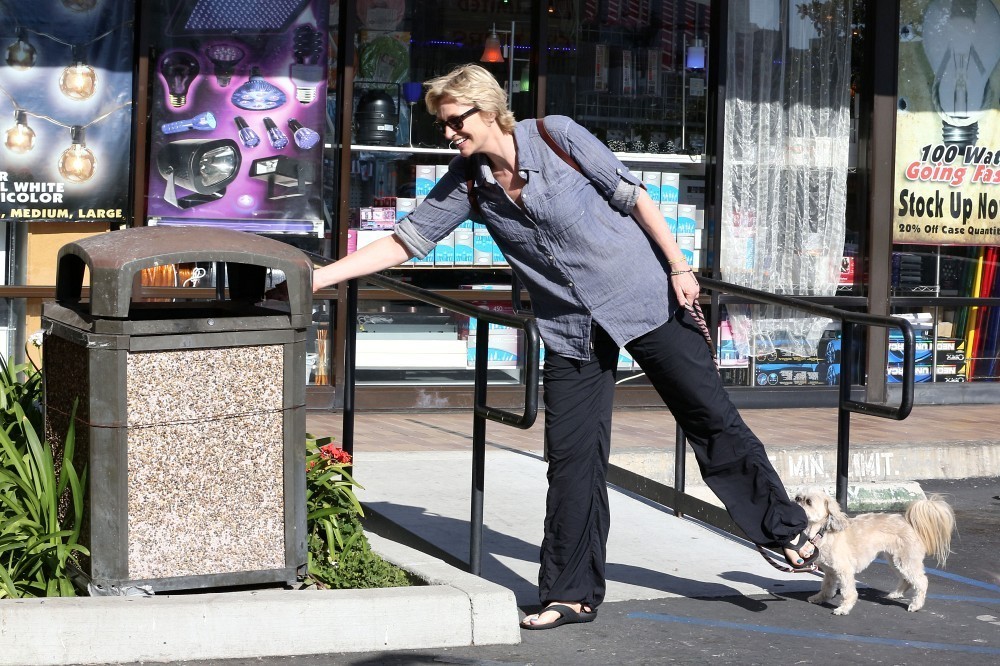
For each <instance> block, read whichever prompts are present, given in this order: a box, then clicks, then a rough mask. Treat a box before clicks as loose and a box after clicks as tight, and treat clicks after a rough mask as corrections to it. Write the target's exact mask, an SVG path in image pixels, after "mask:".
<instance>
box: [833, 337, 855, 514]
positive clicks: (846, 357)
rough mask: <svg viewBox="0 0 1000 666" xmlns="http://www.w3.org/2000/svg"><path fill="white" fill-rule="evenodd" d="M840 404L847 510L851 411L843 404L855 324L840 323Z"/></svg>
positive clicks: (840, 461)
mask: <svg viewBox="0 0 1000 666" xmlns="http://www.w3.org/2000/svg"><path fill="white" fill-rule="evenodd" d="M840 328H841V332H840V405H841V407H840V408H839V409H838V410H837V502H838V503H839V504H840V508H841V509H843V510H844V511H847V485H848V484H847V473H848V467H849V465H850V449H851V411H850V410H849V409H845V408H844V407H843V405H845V404H847V403H848V402H849V401H850V399H851V385H852V384H854V324H852V323H851V322H849V321H844V322H842V323H841V325H840Z"/></svg>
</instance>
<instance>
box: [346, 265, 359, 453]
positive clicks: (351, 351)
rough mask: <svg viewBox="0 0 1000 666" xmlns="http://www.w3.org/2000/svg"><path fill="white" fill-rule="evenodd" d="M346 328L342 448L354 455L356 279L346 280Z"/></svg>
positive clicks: (356, 338)
mask: <svg viewBox="0 0 1000 666" xmlns="http://www.w3.org/2000/svg"><path fill="white" fill-rule="evenodd" d="M346 307H347V317H346V320H347V330H346V331H345V335H344V427H343V434H342V437H343V438H344V446H343V449H344V451H346V452H347V453H349V454H351V457H352V458H353V457H354V372H355V364H356V362H357V360H356V359H357V349H358V281H357V280H348V281H347V303H346Z"/></svg>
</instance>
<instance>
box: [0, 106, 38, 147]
mask: <svg viewBox="0 0 1000 666" xmlns="http://www.w3.org/2000/svg"><path fill="white" fill-rule="evenodd" d="M4 145H6V146H7V150H9V151H10V152H12V153H18V154H21V153H26V152H28V151H29V150H31V149H32V148H34V147H35V131H34V130H33V129H31V128H30V127H28V112H27V111H23V110H18V111H17V112H15V113H14V126H13V127H11V128H10V129H9V130H7V140H6V141H5V142H4Z"/></svg>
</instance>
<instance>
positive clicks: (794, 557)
mask: <svg viewBox="0 0 1000 666" xmlns="http://www.w3.org/2000/svg"><path fill="white" fill-rule="evenodd" d="M784 554H785V560H787V561H788V564H790V565H791V566H792V567H793V568H795V569H804V568H806V567H808V566H810V565H811V564H812V563H813V562H815V561H816V558H817V557H819V549H818V548H817V547H816V544H814V543H813V542H812V541H811V540H810V539H809V537H808V536H807V535H806V533H805V532H800V533H799V534H798V535H796V537H795V538H794V539H792V540H791V541H789V542H788V543H787V544H786V545H785V547H784Z"/></svg>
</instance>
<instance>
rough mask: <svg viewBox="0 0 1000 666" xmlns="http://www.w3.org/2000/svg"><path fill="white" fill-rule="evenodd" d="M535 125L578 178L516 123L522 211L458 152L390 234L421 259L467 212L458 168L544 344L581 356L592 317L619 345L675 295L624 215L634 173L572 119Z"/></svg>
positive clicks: (661, 318)
mask: <svg viewBox="0 0 1000 666" xmlns="http://www.w3.org/2000/svg"><path fill="white" fill-rule="evenodd" d="M545 127H546V129H548V131H549V134H551V135H552V138H553V139H554V140H555V142H556V143H557V144H558V145H560V146H562V148H563V149H564V150H565V151H566V152H567V153H569V154H570V155H571V156H572V157H573V159H574V160H576V162H577V164H578V165H579V166H580V168H581V169H582V170H583V174H581V173H579V172H577V171H576V170H574V169H573V168H572V167H570V166H569V165H568V164H566V163H565V162H563V161H562V159H561V158H560V157H559V156H558V155H556V153H555V151H553V150H552V148H550V147H549V146H548V144H546V143H545V140H544V139H543V138H542V137H541V135H540V134H539V133H538V128H537V127H536V126H535V121H534V120H522V121H520V122H519V123H517V125H516V127H515V129H514V140H515V142H516V144H517V157H518V164H517V168H518V170H519V173H520V175H521V177H522V178H523V179H524V180H525V185H524V188H523V189H522V190H521V200H522V202H523V205H524V209H522V208H521V207H519V206H518V205H516V204H515V203H514V202H513V201H512V200H511V199H510V197H509V196H508V195H507V193H506V192H505V191H504V189H503V187H502V186H501V185H500V184H499V183H497V182H496V180H495V179H494V177H493V172H492V170H491V169H490V165H489V162H488V160H487V159H486V158H485V156H482V155H474V156H473V157H471V158H468V159H469V160H473V165H472V169H471V170H469V171H467V161H468V160H467V159H466V158H464V157H461V156H459V157H456V158H455V159H453V160H452V161H451V163H450V165H449V168H448V173H447V174H446V175H445V176H444V177H443V178H441V180H440V181H438V183H437V184H436V185H435V186H434V188H433V189H432V190H431V192H430V194H428V196H427V198H426V199H425V200H424V201H423V203H421V205H420V206H418V207H417V209H416V210H415V211H413V212H412V213H410V214H409V215H408V216H407V217H406V218H404V219H403V220H401V221H400V222H399V223H398V224H397V225H396V231H395V234H396V236H397V238H399V240H400V241H401V242H402V243H403V245H405V246H406V248H407V249H408V250H409V251H410V252H411V253H413V254H414V255H416V256H418V257H424V256H426V255H427V254H428V253H430V252H431V250H433V249H434V246H435V244H436V243H437V242H438V241H439V240H441V239H442V238H444V237H445V236H447V235H448V234H449V233H450V232H451V231H452V230H454V229H455V228H456V227H457V226H458V225H459V224H461V223H462V222H463V221H464V220H466V219H468V218H470V217H474V213H473V211H472V210H471V208H472V206H471V204H470V202H469V197H468V188H467V181H468V180H469V178H470V175H466V174H471V175H474V182H475V185H474V188H475V195H476V200H477V202H478V204H479V208H480V211H481V221H482V222H483V223H484V224H485V225H486V227H487V228H488V229H489V231H490V235H492V236H493V240H494V242H495V243H496V244H497V245H498V246H499V247H500V249H501V250H502V251H503V253H504V256H506V257H507V260H508V262H509V263H510V266H511V269H512V270H513V271H514V272H515V273H516V274H517V277H518V278H519V279H520V280H521V282H522V284H524V286H525V288H526V289H527V290H528V293H529V294H530V296H531V306H532V310H533V311H534V314H535V317H536V320H537V323H538V330H539V333H540V334H541V336H542V340H544V342H545V347H546V350H547V351H551V352H555V353H558V354H561V355H563V356H567V357H569V358H575V359H583V360H586V359H589V358H590V336H591V324H592V322H596V323H597V324H598V325H600V326H601V327H602V328H603V329H604V330H605V331H607V332H608V334H609V335H610V336H611V338H612V339H613V340H614V341H615V342H616V343H618V345H619V346H623V345H624V344H625V343H627V342H629V341H631V340H634V339H635V338H637V337H639V336H641V335H643V334H645V333H648V332H649V331H652V330H653V329H655V328H657V327H659V326H660V325H662V324H663V323H665V322H666V321H667V320H668V319H669V318H670V316H671V314H672V313H673V311H674V309H675V308H676V304H677V302H676V296H675V295H674V293H673V289H672V288H671V286H670V279H669V276H668V273H669V264H668V263H667V260H666V258H665V257H664V256H663V253H662V252H661V251H660V249H659V248H658V247H656V245H655V243H654V242H653V241H652V239H650V238H649V236H647V235H646V233H645V232H644V231H643V230H642V228H641V227H640V226H639V223H638V222H636V221H635V220H634V219H633V218H632V217H631V214H630V213H631V211H632V207H633V206H634V205H635V202H636V200H637V198H638V195H639V191H640V188H641V184H640V182H639V181H638V179H636V177H635V176H634V175H633V174H632V173H631V172H629V170H628V169H627V168H626V167H625V165H623V164H622V163H621V162H620V161H619V160H618V158H616V157H615V156H614V154H612V153H611V151H610V150H608V148H607V147H606V146H605V145H604V144H602V143H601V142H600V141H599V140H598V139H597V138H596V137H594V136H593V135H592V134H591V133H590V132H588V131H587V130H586V129H584V128H583V127H581V126H580V125H578V124H577V123H576V122H574V121H573V120H572V119H570V118H567V117H565V116H548V117H547V118H546V119H545ZM609 204H610V205H609ZM474 219H477V221H479V218H477V217H474Z"/></svg>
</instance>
